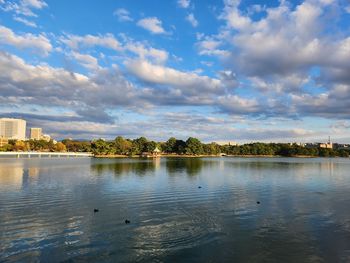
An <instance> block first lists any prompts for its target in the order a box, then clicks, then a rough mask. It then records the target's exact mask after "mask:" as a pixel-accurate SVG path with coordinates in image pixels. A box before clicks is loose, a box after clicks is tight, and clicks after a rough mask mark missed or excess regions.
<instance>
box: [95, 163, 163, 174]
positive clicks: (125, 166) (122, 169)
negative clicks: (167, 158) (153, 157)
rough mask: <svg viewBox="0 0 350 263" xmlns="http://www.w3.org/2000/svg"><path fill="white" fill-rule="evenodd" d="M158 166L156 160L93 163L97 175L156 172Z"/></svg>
mask: <svg viewBox="0 0 350 263" xmlns="http://www.w3.org/2000/svg"><path fill="white" fill-rule="evenodd" d="M156 168H157V162H154V161H136V162H134V161H132V162H113V163H96V164H93V165H91V170H92V171H94V172H96V173H97V175H101V174H103V173H113V174H114V175H115V176H121V175H123V174H128V173H134V174H136V175H139V176H143V175H146V174H147V173H149V172H154V171H155V170H156Z"/></svg>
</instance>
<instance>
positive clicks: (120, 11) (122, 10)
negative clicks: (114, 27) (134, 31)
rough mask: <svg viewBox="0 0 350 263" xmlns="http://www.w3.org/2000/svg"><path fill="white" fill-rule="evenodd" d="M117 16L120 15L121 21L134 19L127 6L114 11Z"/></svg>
mask: <svg viewBox="0 0 350 263" xmlns="http://www.w3.org/2000/svg"><path fill="white" fill-rule="evenodd" d="M113 14H114V15H115V16H117V17H118V20H119V21H121V22H130V21H133V19H132V17H131V16H130V12H129V11H128V10H126V9H125V8H118V9H117V10H115V11H114V12H113Z"/></svg>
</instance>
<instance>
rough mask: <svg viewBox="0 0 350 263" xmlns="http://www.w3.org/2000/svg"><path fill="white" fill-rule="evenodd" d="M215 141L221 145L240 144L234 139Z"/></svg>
mask: <svg viewBox="0 0 350 263" xmlns="http://www.w3.org/2000/svg"><path fill="white" fill-rule="evenodd" d="M215 143H216V144H218V145H220V146H225V145H229V146H239V144H238V143H237V142H233V141H218V142H215Z"/></svg>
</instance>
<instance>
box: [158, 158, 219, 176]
mask: <svg viewBox="0 0 350 263" xmlns="http://www.w3.org/2000/svg"><path fill="white" fill-rule="evenodd" d="M165 165H166V169H167V172H168V173H169V174H170V175H174V174H176V173H181V172H186V174H187V175H189V176H195V175H197V174H199V173H200V172H201V171H202V168H204V167H208V166H213V165H214V166H218V165H219V162H218V161H217V160H213V161H211V160H206V159H202V158H168V159H167V161H166V163H165Z"/></svg>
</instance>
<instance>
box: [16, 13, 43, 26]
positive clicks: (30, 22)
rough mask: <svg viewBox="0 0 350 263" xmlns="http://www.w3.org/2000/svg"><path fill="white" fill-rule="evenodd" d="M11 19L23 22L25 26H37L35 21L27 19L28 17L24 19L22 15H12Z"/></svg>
mask: <svg viewBox="0 0 350 263" xmlns="http://www.w3.org/2000/svg"><path fill="white" fill-rule="evenodd" d="M13 20H15V21H17V22H20V23H22V24H25V25H26V26H30V27H34V28H36V27H38V26H37V25H36V23H35V22H33V21H29V20H28V19H25V18H23V17H19V16H13Z"/></svg>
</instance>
